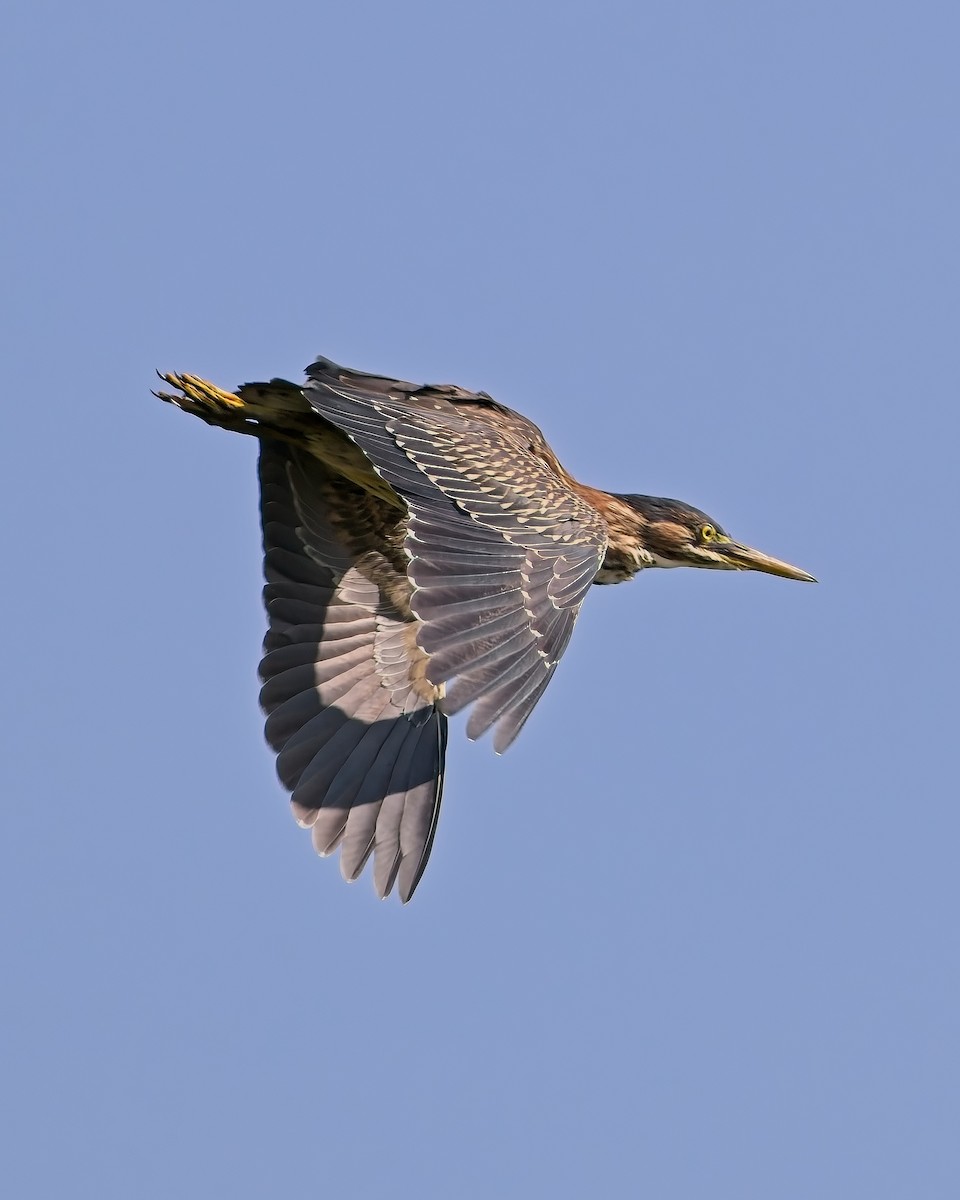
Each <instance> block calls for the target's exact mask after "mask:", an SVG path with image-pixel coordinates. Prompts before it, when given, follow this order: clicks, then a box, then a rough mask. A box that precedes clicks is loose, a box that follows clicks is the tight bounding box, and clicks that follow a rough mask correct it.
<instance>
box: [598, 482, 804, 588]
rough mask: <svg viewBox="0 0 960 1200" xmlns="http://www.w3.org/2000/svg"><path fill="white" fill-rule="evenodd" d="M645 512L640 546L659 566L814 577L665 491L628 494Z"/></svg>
mask: <svg viewBox="0 0 960 1200" xmlns="http://www.w3.org/2000/svg"><path fill="white" fill-rule="evenodd" d="M619 499H621V500H623V501H625V502H626V503H627V504H628V505H629V506H630V508H632V509H633V511H634V512H635V513H636V514H637V515H638V516H639V517H640V518H641V520H640V522H639V525H640V530H639V539H640V543H641V547H642V549H643V550H644V551H646V553H647V554H649V555H650V558H651V560H652V562H651V565H652V566H657V567H709V568H711V569H713V570H719V571H763V572H765V573H766V574H767V575H780V576H782V577H783V578H784V579H801V580H803V581H805V582H807V583H816V582H817V581H816V580H815V579H814V577H813V576H812V575H808V574H807V572H806V571H801V570H800V568H799V567H793V566H791V565H790V563H786V562H781V561H780V559H779V558H771V557H770V555H768V554H763V553H761V552H760V551H759V550H752V549H751V548H750V547H749V546H744V545H742V544H741V543H740V542H735V541H734V540H733V538H731V537H730V535H729V534H728V533H727V532H726V530H724V529H723V527H722V526H720V525H718V524H717V522H716V521H714V520H713V519H712V518H711V517H708V516H707V514H706V513H703V512H701V511H700V510H699V509H698V508H693V507H692V506H691V505H689V504H684V503H683V502H682V501H681V500H667V499H665V498H664V497H662V496H624V495H621V496H620V497H619Z"/></svg>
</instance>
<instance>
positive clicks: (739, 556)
mask: <svg viewBox="0 0 960 1200" xmlns="http://www.w3.org/2000/svg"><path fill="white" fill-rule="evenodd" d="M713 549H714V550H719V551H720V553H721V554H723V555H724V556H725V557H726V558H728V559H729V560H730V565H731V566H733V567H738V568H739V569H740V570H741V571H763V572H764V574H765V575H779V576H780V577H781V578H782V579H800V580H802V581H803V582H804V583H816V582H817V581H816V579H814V577H813V576H812V575H808V574H807V572H806V571H801V570H800V568H799V567H792V566H791V565H790V563H785V562H781V561H780V559H779V558H771V557H770V555H769V554H762V553H761V552H760V551H759V550H751V548H750V547H749V546H741V545H740V543H739V542H725V543H723V544H720V545H718V544H716V543H714V546H713Z"/></svg>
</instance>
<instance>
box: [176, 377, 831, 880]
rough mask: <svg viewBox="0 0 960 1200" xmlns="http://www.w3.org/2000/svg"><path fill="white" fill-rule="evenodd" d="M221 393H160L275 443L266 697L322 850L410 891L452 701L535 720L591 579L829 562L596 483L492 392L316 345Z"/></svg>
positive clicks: (419, 869) (512, 722)
mask: <svg viewBox="0 0 960 1200" xmlns="http://www.w3.org/2000/svg"><path fill="white" fill-rule="evenodd" d="M307 374H308V381H307V383H306V384H305V385H304V386H302V387H300V386H298V385H295V384H292V383H288V382H286V381H284V380H273V381H272V382H270V383H265V384H256V383H254V384H245V385H244V386H243V387H242V388H240V389H239V391H238V392H237V393H231V392H224V391H221V390H220V389H219V388H216V387H215V386H214V385H212V384H209V383H207V382H206V381H205V380H201V379H198V378H196V377H194V376H189V375H167V376H164V377H163V378H164V379H165V380H166V381H167V382H168V383H170V384H171V385H172V386H173V387H174V388H175V389H176V394H170V393H159V395H160V396H161V398H163V399H165V400H169V401H171V402H172V403H174V404H176V405H178V406H179V407H180V408H182V409H184V410H185V411H188V412H192V413H194V414H195V415H197V416H199V417H201V418H202V419H203V420H205V421H207V422H208V423H210V424H213V425H219V426H222V427H224V428H227V429H234V430H236V431H238V432H243V433H248V434H253V435H254V436H256V437H258V438H259V439H260V442H261V451H260V464H259V472H260V486H261V517H262V525H263V539H264V572H265V577H266V586H265V588H264V601H265V605H266V609H267V615H268V620H269V630H268V633H267V635H266V639H265V642H264V657H263V661H262V663H261V668H260V671H261V677H262V679H263V681H264V683H263V690H262V692H261V702H262V704H263V707H264V709H265V711H266V713H267V721H266V736H267V740H268V742H269V743H270V745H271V746H272V747H273V748H274V750H275V751H276V752H277V755H278V757H277V769H278V773H279V775H280V778H281V780H282V782H283V783H284V785H285V786H286V787H287V788H289V789H290V791H291V792H292V796H291V800H292V803H293V807H294V812H295V814H296V816H297V819H298V820H299V821H300V823H301V824H303V825H305V826H308V827H310V828H311V829H312V831H313V841H314V845H315V846H316V848H317V850H318V851H319V852H320V853H321V854H328V853H331V852H332V851H333V850H334V849H336V848H337V847H340V850H341V869H342V871H343V874H344V876H345V877H346V878H348V879H355V878H356V877H357V876H358V875H359V874H360V872H361V871H362V869H363V866H364V864H365V863H366V861H367V859H368V858H369V856H370V855H371V853H372V854H373V856H374V882H375V886H376V889H377V892H378V893H379V894H380V895H381V896H384V895H387V894H388V893H389V892H390V890H391V888H392V887H393V885H394V883H395V882H396V883H397V884H398V890H399V892H400V895H401V898H402V899H404V900H408V899H409V898H410V896H411V895H412V894H413V891H414V889H415V888H416V886H417V883H418V882H419V880H420V877H421V875H422V873H423V870H424V868H425V866H426V863H427V858H428V857H429V854H430V849H431V846H432V842H433V835H434V831H435V829H436V822H437V816H438V814H439V808H440V796H441V789H442V780H443V763H444V751H445V744H446V733H447V716H448V715H449V714H451V713H453V712H456V711H458V710H459V709H461V708H463V707H465V706H467V705H472V706H473V708H472V712H471V715H470V720H469V723H468V726H467V732H468V734H469V736H471V737H477V736H479V735H480V734H482V733H484V732H486V731H487V730H488V729H491V728H492V729H493V730H494V746H495V748H496V749H497V750H503V749H505V748H506V747H507V746H508V745H509V744H510V742H511V741H512V740H513V739H514V738H515V737H516V735H517V733H518V732H519V731H520V728H521V727H522V725H523V723H524V722H525V721H526V719H527V717H528V716H529V715H530V712H531V711H532V710H533V708H534V706H535V705H536V703H537V701H538V700H539V698H540V696H541V695H542V694H543V691H544V689H545V688H546V686H547V684H548V683H549V681H550V679H551V677H552V675H553V672H554V670H555V668H556V665H557V662H558V661H559V658H560V656H561V655H562V653H563V651H564V649H565V648H566V645H567V642H568V640H569V638H570V634H571V633H572V630H573V626H574V623H575V621H576V618H577V614H578V612H579V608H580V604H581V602H582V600H583V598H584V596H585V594H586V592H587V590H588V589H589V587H590V586H591V585H592V584H594V583H615V582H620V581H622V580H625V579H629V578H631V577H632V576H633V575H635V574H636V573H637V571H639V570H641V569H643V568H644V567H647V566H673V565H680V564H682V563H687V564H688V565H695V566H712V567H734V568H740V569H754V570H764V571H768V572H770V573H774V574H781V575H786V576H788V577H791V578H798V579H810V578H811V577H810V576H808V575H806V573H805V572H802V571H799V570H798V569H797V568H794V567H790V566H789V565H788V564H786V563H781V562H778V561H777V560H775V559H770V558H767V557H766V556H764V555H761V554H759V553H758V552H756V551H752V550H748V549H747V548H746V547H742V546H739V545H738V544H737V543H735V542H732V541H731V539H729V538H728V537H727V536H726V534H724V533H723V531H722V530H721V529H720V528H719V526H716V525H714V524H713V523H711V522H710V520H709V518H708V517H706V516H705V515H704V514H703V513H701V512H699V511H698V510H697V509H692V508H690V507H689V506H687V505H683V504H681V503H680V502H678V501H673V500H666V499H661V498H658V497H643V496H623V495H616V494H612V493H607V492H601V491H598V490H596V489H594V488H590V487H587V486H585V485H583V484H580V483H578V482H577V481H576V480H575V479H574V478H573V477H572V476H571V475H570V474H569V473H568V472H567V471H566V470H565V469H564V468H563V466H562V465H561V464H560V463H559V461H558V460H557V458H556V456H555V455H554V453H553V451H552V450H551V449H550V447H549V445H548V444H547V442H546V441H545V439H544V437H543V435H542V433H541V432H540V430H539V429H538V428H537V427H536V426H535V425H534V424H533V423H532V422H530V421H528V420H527V419H526V418H525V417H523V416H521V415H520V414H519V413H516V412H513V411H512V410H511V409H509V408H506V407H505V406H503V405H501V404H498V403H497V402H496V401H494V400H493V399H491V398H490V397H489V396H487V395H485V394H484V393H474V392H469V391H466V390H464V389H463V388H458V387H454V386H451V385H443V386H425V387H419V386H416V385H413V384H409V383H403V382H400V381H398V380H393V379H387V378H382V377H379V376H372V375H364V374H360V373H358V372H354V371H349V370H346V369H345V368H342V367H338V366H336V365H335V364H334V363H331V362H330V361H329V360H327V359H319V360H318V361H317V362H316V363H314V364H313V366H311V367H310V368H309V369H308V372H307Z"/></svg>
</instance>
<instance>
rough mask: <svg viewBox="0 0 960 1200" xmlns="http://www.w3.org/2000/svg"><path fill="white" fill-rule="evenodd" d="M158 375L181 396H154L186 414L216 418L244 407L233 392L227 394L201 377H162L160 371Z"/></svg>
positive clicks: (158, 393) (168, 394) (162, 394)
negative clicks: (218, 415)
mask: <svg viewBox="0 0 960 1200" xmlns="http://www.w3.org/2000/svg"><path fill="white" fill-rule="evenodd" d="M157 374H158V375H160V378H161V379H162V380H163V381H164V383H169V384H170V386H171V387H174V388H176V389H177V392H178V393H179V394H178V395H175V394H171V393H170V392H155V393H154V395H156V396H158V397H159V398H160V399H161V400H166V401H167V403H168V404H175V405H176V406H177V408H182V409H183V410H184V411H185V412H191V413H195V414H196V415H197V416H203V415H205V414H206V415H208V416H216V415H217V414H219V413H231V414H232V413H235V412H236V411H237V409H242V408H243V407H244V403H243V401H242V400H241V399H240V397H239V396H237V395H235V394H234V393H233V392H225V391H224V390H223V388H218V387H217V385H216V384H215V383H210V382H208V381H207V380H206V379H201V378H200V376H199V375H161V374H160V372H159V371H158V372H157Z"/></svg>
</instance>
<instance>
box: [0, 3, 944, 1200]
mask: <svg viewBox="0 0 960 1200" xmlns="http://www.w3.org/2000/svg"><path fill="white" fill-rule="evenodd" d="M958 38H960V16H958V15H957V10H956V8H955V6H952V5H948V4H934V3H923V2H920V3H918V4H914V5H910V6H909V7H908V6H906V5H894V4H889V3H869V4H868V3H852V2H851V3H844V2H842V0H841V2H840V3H836V2H834V3H831V4H825V3H812V4H806V5H802V6H800V5H785V4H772V3H756V2H755V3H730V4H723V5H720V4H715V3H706V2H701V3H679V4H666V3H653V4H643V5H635V4H634V5H628V4H605V3H599V4H591V5H587V4H568V5H557V6H546V5H542V4H540V5H533V4H523V3H520V4H511V5H503V4H497V3H490V4H486V5H483V6H479V5H475V6H465V5H459V4H423V3H410V4H406V5H402V6H401V5H388V4H383V3H369V4H362V3H360V4H354V5H350V6H347V5H338V6H328V5H306V4H292V3H283V2H280V3H275V4H272V5H270V6H265V7H259V6H258V7H249V8H248V7H245V6H244V5H242V4H241V5H224V4H202V3H201V4H191V5H186V4H182V3H179V2H178V0H171V2H170V3H168V4H166V5H163V6H155V7H153V8H151V9H150V10H147V9H145V8H142V7H138V6H133V7H131V6H129V5H120V4H104V3H97V2H96V0H94V2H93V3H91V4H90V5H87V6H79V7H73V8H71V7H68V6H66V5H62V4H59V5H45V4H43V3H31V4H29V5H28V4H25V3H16V4H15V5H14V7H13V10H12V13H11V14H9V15H8V16H7V19H6V22H5V32H4V38H3V45H2V49H0V59H2V62H0V68H2V70H0V79H2V82H0V89H2V91H3V97H2V99H3V104H2V116H0V121H2V122H3V130H4V132H3V143H4V167H5V176H6V180H7V182H6V184H5V186H4V209H5V214H6V216H5V220H4V222H3V224H2V227H0V239H2V244H0V259H2V262H3V270H2V279H0V292H2V298H3V330H4V336H3V345H4V412H5V418H4V434H3V437H2V439H0V460H2V461H0V479H2V486H3V489H4V493H5V496H4V511H5V512H6V517H7V519H6V520H5V521H4V522H3V527H2V535H0V536H2V539H3V545H4V561H5V563H6V575H5V578H6V586H5V588H4V606H3V607H4V612H5V617H6V629H7V640H6V650H5V669H4V671H3V675H2V685H0V687H2V693H3V695H2V699H3V716H4V729H5V742H6V751H5V753H4V754H3V756H2V758H0V791H2V794H3V797H4V804H3V805H2V809H0V811H2V821H3V834H2V838H0V905H2V911H3V913H4V914H5V916H4V920H3V922H2V933H0V953H2V960H3V964H4V981H5V982H4V986H3V989H2V994H0V1008H2V1012H0V1030H2V1034H0V1037H2V1040H3V1046H2V1058H3V1063H4V1066H3V1070H2V1083H0V1089H2V1095H3V1102H4V1107H5V1110H6V1115H5V1117H4V1120H3V1122H2V1133H0V1139H2V1140H3V1141H4V1142H6V1143H7V1145H6V1146H5V1147H4V1148H3V1153H2V1154H0V1161H2V1163H3V1165H2V1166H0V1185H2V1186H3V1190H4V1192H5V1194H9V1195H16V1196H18V1197H29V1196H44V1197H46V1196H50V1195H70V1196H91V1197H93V1196H96V1197H98V1200H102V1198H105V1197H114V1196H116V1197H128V1196H131V1195H136V1196H137V1197H140V1198H142V1200H151V1198H153V1197H158V1198H159V1197H164V1198H166V1197H169V1196H170V1195H180V1196H209V1195H229V1196H231V1197H238V1198H246V1197H263V1196H274V1195H283V1196H313V1195H321V1194H328V1193H329V1192H330V1191H331V1190H332V1191H333V1193H334V1194H340V1195H359V1196H366V1195H371V1196H372V1195H387V1194H391V1195H398V1196H404V1197H405V1196H437V1197H440V1196H450V1195H456V1196H462V1197H478V1198H480V1197H489V1196H491V1195H498V1196H508V1197H514V1196H516V1197H521V1196H522V1197H527V1196H530V1195H551V1196H558V1197H583V1196H586V1195H598V1194H608V1193H609V1194H616V1195H642V1196H652V1197H657V1198H658V1200H674V1198H677V1200H681V1198H682V1200H686V1198H697V1200H700V1198H702V1197H705V1196H709V1197H711V1198H712V1200H719V1198H726V1197H730V1198H736V1200H743V1198H745V1197H754V1196H755V1197H763V1198H766V1197H770V1196H776V1197H778V1200H794V1198H797V1200H800V1198H807V1197H810V1196H818V1197H827V1198H833V1197H837V1198H840V1197H842V1198H848V1197H850V1196H870V1197H872V1198H873V1200H882V1198H884V1197H903V1196H905V1195H912V1196H923V1197H925V1198H926V1197H953V1196H955V1195H957V1194H958V1188H960V1152H958V1149H957V1144H956V1128H957V1121H958V1117H960V1086H958V1050H960V1019H958V1013H960V997H958V991H960V965H958V952H957V904H958V899H960V895H958V891H960V888H958V882H957V869H956V860H957V846H958V840H960V817H958V809H957V788H956V779H955V763H954V758H955V748H956V721H957V703H956V665H957V653H956V651H957V636H956V607H957V600H956V597H957V586H958V582H960V578H958V567H957V561H958V555H957V549H956V545H957V522H958V508H957V498H958V497H957V492H958V489H957V446H958V433H960V421H958V415H957V412H958V406H957V385H958V357H957V349H956V347H957V326H958V317H960V285H958V279H960V236H958V224H957V213H958V211H960V150H958V139H957V131H956V112H957V106H958V101H960V95H958V91H960V89H958V84H957V71H956V47H957V44H958ZM319 352H322V353H324V354H327V355H330V356H331V357H333V358H334V359H337V360H338V361H341V362H344V363H347V364H350V365H353V366H356V367H360V368H367V369H372V370H379V371H383V372H386V373H388V374H395V375H399V376H401V377H406V378H414V379H431V380H435V381H447V380H451V381H456V382H459V383H462V384H464V385H467V386H471V387H477V388H485V389H487V390H489V391H490V392H492V393H493V394H494V395H495V396H497V397H498V398H499V399H501V400H503V401H504V402H506V403H508V404H510V405H512V406H513V407H516V408H518V409H520V410H521V411H523V412H524V413H526V414H527V415H529V416H530V417H532V418H533V419H534V420H535V421H537V423H538V424H540V425H541V426H542V428H543V429H544V430H545V432H546V433H547V436H548V437H549V439H550V440H551V442H552V444H553V445H554V447H555V449H556V450H557V452H558V453H559V454H560V456H561V458H562V459H563V460H564V462H565V463H566V464H567V466H568V467H569V468H570V469H571V470H572V471H573V472H574V474H576V475H577V476H578V477H579V478H581V479H583V480H585V481H586V482H589V483H592V484H594V485H596V486H600V487H607V488H610V489H613V490H621V491H641V492H650V493H654V494H666V495H673V496H678V497H680V498H682V499H684V500H687V501H689V502H690V503H693V504H695V505H697V506H699V507H701V508H704V509H706V510H707V511H709V512H710V513H711V515H713V516H715V517H716V519H717V520H718V521H720V522H721V523H722V524H723V525H724V526H726V527H727V528H728V529H729V530H730V531H731V532H732V533H734V535H735V536H738V537H741V538H742V539H743V540H745V541H747V542H749V543H751V544H754V545H756V546H759V547H760V548H762V549H764V550H766V551H768V552H770V553H772V554H775V555H778V556H781V557H784V558H787V559H789V560H790V561H793V562H796V563H798V564H799V565H801V566H802V567H805V568H807V569H808V570H810V571H812V572H813V573H814V574H816V575H817V576H818V577H819V578H820V579H821V581H822V582H821V583H820V585H819V586H818V587H808V586H801V585H799V584H790V583H786V582H784V581H781V580H776V579H769V578H764V577H761V576H753V575H744V576H740V575H727V574H725V573H713V572H696V573H695V572H692V571H673V572H650V573H649V574H648V575H647V577H644V578H641V579H639V580H638V581H636V582H635V583H633V584H630V585H626V586H623V587H618V588H612V589H611V588H608V589H603V590H602V591H600V590H597V591H596V592H595V593H594V594H592V595H591V596H589V597H588V600H587V603H586V605H585V606H584V611H583V615H582V618H581V620H580V623H579V625H578V628H577V631H576V634H575V636H574V639H573V641H572V644H571V647H570V649H569V651H568V653H567V656H566V658H565V659H564V662H563V664H562V666H561V668H560V670H559V671H558V673H557V676H556V678H555V680H554V682H553V684H552V685H551V688H550V690H549V691H548V693H547V695H546V697H545V698H544V700H543V702H542V703H541V705H540V706H539V708H538V709H537V712H536V713H535V715H534V717H533V719H532V720H531V721H530V723H529V725H528V726H527V728H526V729H525V730H524V733H523V735H522V737H521V738H520V740H519V741H518V742H517V743H516V745H515V746H514V747H512V748H511V750H510V751H509V753H508V754H506V755H505V756H504V757H503V758H499V759H498V758H496V757H495V756H494V755H493V754H492V752H491V750H490V748H489V745H487V744H485V743H481V744H478V745H471V744H469V743H468V742H466V740H465V738H464V737H463V730H462V722H457V724H456V727H455V729H454V736H453V738H452V741H451V748H450V753H449V758H448V770H449V774H448V784H447V790H446V800H445V808H444V813H443V818H442V821H441V825H440V830H439V834H438V837H437V842H436V846H435V850H434V855H433V859H432V861H431V864H430V867H429V870H428V871H427V874H426V876H425V878H424V881H423V883H422V885H421V888H420V890H419V892H418V894H417V896H416V897H415V899H414V901H413V903H412V904H411V905H409V906H408V907H406V908H401V906H400V905H399V904H398V903H396V902H395V901H391V902H388V903H380V902H378V901H377V900H376V899H375V897H374V895H373V890H372V886H371V884H370V881H369V879H368V878H367V877H364V878H363V880H362V881H361V882H360V883H358V884H357V885H355V886H354V887H352V888H351V887H347V886H346V885H345V884H343V883H342V882H341V880H340V877H339V872H338V870H337V867H336V865H335V864H334V863H332V862H321V861H318V860H316V859H315V857H314V856H313V853H312V851H311V849H310V845H309V839H308V838H307V837H306V836H305V835H304V834H303V833H302V832H301V831H299V830H298V829H297V828H296V826H295V824H294V823H293V821H292V820H291V818H290V816H289V814H288V808H287V802H286V800H285V798H284V796H283V794H282V793H281V791H280V788H279V786H278V785H277V784H276V783H275V780H274V773H273V764H272V762H271V759H270V756H269V755H268V753H267V750H266V748H265V747H264V745H263V743H262V739H261V719H260V716H259V713H258V709H257V699H256V697H257V685H256V678H255V672H256V665H257V661H258V653H259V645H260V639H261V637H262V632H263V618H262V615H261V611H260V600H259V588H260V564H259V532H258V526H257V516H256V507H257V495H256V483H255V473H254V462H255V447H254V446H253V445H252V443H249V442H247V441H245V440H243V439H240V438H236V437H231V436H228V435H226V434H223V433H221V432H219V431H213V430H209V429H207V428H206V427H204V426H202V425H201V424H200V423H198V422H195V421H191V420H190V419H188V418H187V417H185V416H183V415H182V414H179V413H177V412H175V411H173V410H171V409H169V408H166V407H164V406H163V405H161V404H160V403H159V402H157V401H155V400H153V399H152V398H151V396H150V394H149V392H150V388H151V386H152V385H153V382H154V379H153V376H152V372H153V370H154V368H155V367H160V368H163V369H165V370H187V371H193V372H197V373H199V374H203V375H206V376H208V377H210V378H213V379H215V380H217V381H218V382H220V383H221V384H223V385H225V386H228V387H232V386H234V385H236V384H237V383H239V382H241V381H242V380H244V379H254V378H260V377H263V376H270V375H285V376H287V377H290V378H299V376H300V372H301V370H302V368H303V367H304V366H305V365H306V364H307V363H308V362H309V361H310V360H311V359H312V357H313V356H314V355H315V354H316V353H319Z"/></svg>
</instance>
